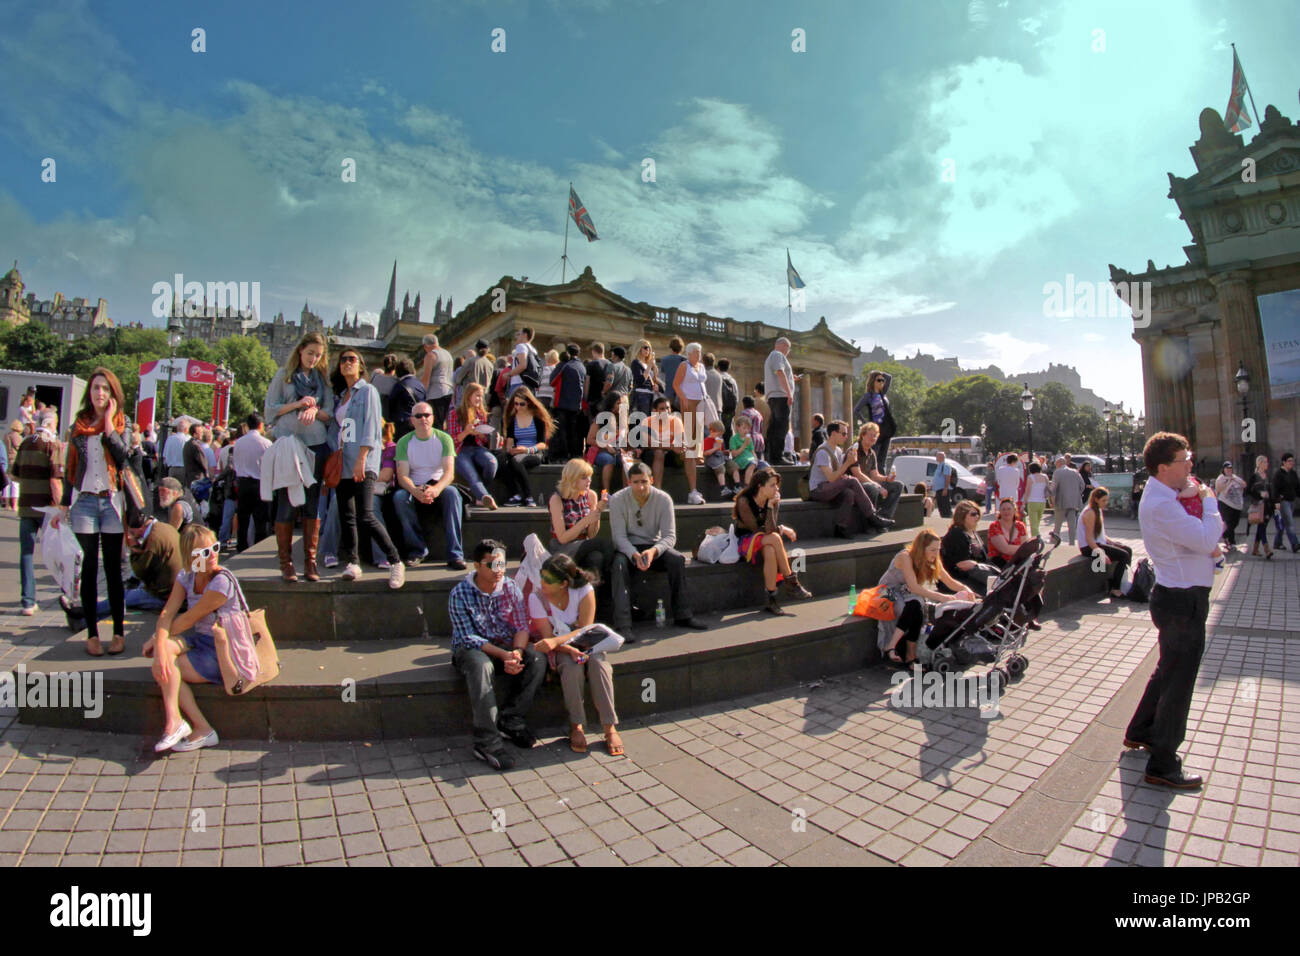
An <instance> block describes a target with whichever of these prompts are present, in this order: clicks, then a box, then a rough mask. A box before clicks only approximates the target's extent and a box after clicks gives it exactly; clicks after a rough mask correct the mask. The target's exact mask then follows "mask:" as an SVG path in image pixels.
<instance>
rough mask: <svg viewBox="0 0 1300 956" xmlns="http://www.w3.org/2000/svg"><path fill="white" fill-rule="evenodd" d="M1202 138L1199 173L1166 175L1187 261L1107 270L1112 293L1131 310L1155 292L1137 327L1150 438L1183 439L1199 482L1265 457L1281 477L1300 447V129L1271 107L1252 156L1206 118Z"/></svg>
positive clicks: (1211, 116)
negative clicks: (1241, 380) (1187, 236)
mask: <svg viewBox="0 0 1300 956" xmlns="http://www.w3.org/2000/svg"><path fill="white" fill-rule="evenodd" d="M1200 131H1201V136H1200V139H1199V140H1197V141H1196V143H1195V145H1193V146H1192V147H1191V154H1192V159H1193V161H1194V162H1195V164H1196V173H1195V174H1194V175H1192V176H1189V177H1187V178H1182V177H1179V176H1175V175H1174V174H1173V173H1170V174H1169V185H1170V189H1169V198H1171V199H1173V200H1174V202H1175V203H1177V205H1178V210H1179V212H1180V214H1181V218H1182V219H1183V221H1184V222H1186V223H1187V228H1188V229H1189V230H1190V232H1191V234H1192V242H1191V244H1190V245H1187V246H1184V247H1183V250H1184V252H1185V253H1186V254H1187V261H1186V262H1185V263H1183V264H1181V265H1177V266H1166V267H1165V268H1163V269H1157V268H1156V266H1155V263H1154V262H1153V261H1151V260H1147V268H1146V271H1144V272H1140V273H1133V272H1128V271H1126V270H1124V269H1119V268H1117V267H1115V266H1113V265H1112V266H1111V267H1110V274H1111V282H1112V284H1113V285H1114V286H1115V290H1116V293H1117V294H1118V295H1119V296H1120V298H1121V299H1123V300H1124V301H1125V302H1126V303H1128V304H1129V305H1130V306H1132V305H1133V304H1134V303H1133V299H1134V296H1133V290H1134V289H1136V288H1141V285H1140V284H1141V283H1150V289H1151V295H1150V296H1149V297H1147V301H1148V302H1149V303H1150V305H1149V306H1148V308H1147V310H1146V312H1145V313H1144V314H1135V315H1134V320H1133V322H1134V325H1133V338H1134V339H1135V340H1136V341H1137V343H1138V345H1139V346H1140V347H1141V349H1142V375H1143V390H1144V394H1145V399H1146V421H1147V432H1148V434H1150V433H1152V432H1155V431H1159V430H1168V431H1175V432H1179V433H1181V434H1184V435H1186V436H1187V437H1188V439H1189V440H1190V441H1191V442H1192V448H1193V450H1194V451H1195V453H1196V455H1197V457H1198V459H1200V460H1203V461H1204V462H1206V469H1205V473H1210V472H1217V470H1218V464H1219V463H1221V462H1223V461H1225V460H1232V461H1234V462H1236V461H1242V460H1243V458H1244V457H1245V456H1247V455H1249V456H1252V457H1253V456H1254V455H1255V454H1261V453H1262V454H1268V455H1269V458H1270V460H1271V463H1272V465H1273V466H1276V465H1277V464H1278V459H1279V457H1280V455H1281V454H1282V453H1283V452H1285V451H1296V450H1297V449H1298V446H1300V362H1297V361H1296V359H1297V358H1300V291H1296V290H1300V123H1296V124H1293V123H1291V121H1290V120H1289V119H1288V118H1287V117H1285V116H1283V115H1282V114H1281V113H1280V112H1279V111H1278V110H1277V108H1276V107H1275V106H1268V107H1267V108H1266V109H1265V110H1264V119H1263V122H1262V123H1261V124H1260V127H1259V132H1258V133H1257V134H1256V135H1255V137H1254V138H1253V139H1252V140H1251V141H1250V143H1249V145H1247V144H1246V143H1244V142H1243V137H1242V136H1241V135H1239V134H1233V133H1229V132H1228V131H1227V129H1226V127H1225V126H1224V123H1223V119H1222V118H1221V117H1220V116H1219V114H1218V113H1217V112H1216V111H1215V110H1213V109H1205V110H1203V111H1202V112H1201V115H1200ZM1139 311H1141V310H1139ZM1242 368H1244V369H1245V372H1246V375H1247V376H1248V377H1249V388H1248V391H1247V393H1246V395H1245V407H1244V409H1243V401H1242V395H1241V394H1240V391H1239V387H1238V370H1239V369H1242ZM1249 467H1250V470H1252V471H1253V470H1254V462H1253V460H1252V461H1251V462H1250V463H1249Z"/></svg>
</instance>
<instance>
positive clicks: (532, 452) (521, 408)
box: [497, 385, 555, 508]
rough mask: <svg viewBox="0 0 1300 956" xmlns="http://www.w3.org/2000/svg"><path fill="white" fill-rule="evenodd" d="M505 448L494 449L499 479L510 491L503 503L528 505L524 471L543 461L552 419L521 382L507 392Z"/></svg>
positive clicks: (530, 495) (528, 486)
mask: <svg viewBox="0 0 1300 956" xmlns="http://www.w3.org/2000/svg"><path fill="white" fill-rule="evenodd" d="M505 432H506V436H505V449H504V450H503V451H499V452H497V461H498V462H499V463H500V465H501V480H502V482H504V483H505V485H506V488H507V489H508V490H509V491H510V493H511V494H510V498H509V499H508V500H507V501H506V504H507V505H521V504H522V505H523V506H524V507H526V508H532V507H534V506H535V505H536V503H537V502H536V501H535V500H534V499H533V490H532V485H531V484H530V483H529V481H528V472H529V471H531V470H532V469H534V468H536V467H537V466H538V465H540V464H541V463H542V462H543V461H545V454H546V443H547V441H548V440H549V439H550V437H551V436H552V435H554V434H555V422H554V421H552V420H551V413H550V412H548V411H547V410H546V408H545V407H544V406H543V405H542V403H541V402H539V401H538V400H537V396H536V395H534V394H533V393H532V391H531V390H530V389H529V388H528V387H527V386H526V385H521V386H520V387H519V388H517V389H515V391H514V394H513V395H511V396H510V398H509V400H508V401H507V404H506V410H505Z"/></svg>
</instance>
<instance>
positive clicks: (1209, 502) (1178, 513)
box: [1124, 432, 1223, 790]
mask: <svg viewBox="0 0 1300 956" xmlns="http://www.w3.org/2000/svg"><path fill="white" fill-rule="evenodd" d="M1142 458H1143V463H1144V464H1145V465H1146V467H1147V470H1148V472H1149V473H1150V475H1151V480H1149V481H1148V482H1147V486H1146V489H1145V490H1144V491H1143V493H1142V503H1141V505H1139V507H1138V521H1139V522H1140V523H1141V526H1142V543H1143V544H1144V545H1145V546H1146V550H1147V555H1148V556H1149V557H1150V558H1151V563H1152V564H1153V565H1154V566H1155V570H1156V583H1155V587H1154V588H1152V591H1151V621H1152V623H1153V624H1155V626H1156V630H1157V631H1158V633H1159V640H1160V661H1159V663H1158V664H1156V670H1155V673H1154V674H1152V675H1151V679H1150V680H1149V681H1148V682H1147V689H1146V691H1145V692H1144V693H1143V694H1142V700H1141V701H1140V702H1139V703H1138V706H1137V710H1136V711H1134V713H1133V717H1132V719H1130V720H1129V723H1128V729H1127V730H1125V732H1124V746H1125V747H1127V748H1129V749H1130V750H1137V749H1142V750H1146V751H1147V752H1148V753H1149V754H1150V757H1149V759H1148V760H1147V769H1146V777H1145V778H1144V779H1145V780H1146V782H1147V783H1152V784H1156V785H1158V786H1164V787H1172V788H1174V789H1177V790H1195V789H1197V788H1199V787H1200V786H1201V783H1202V780H1201V777H1200V776H1198V775H1197V774H1190V773H1187V772H1186V771H1185V770H1184V769H1183V766H1182V762H1181V761H1180V760H1179V758H1178V747H1179V746H1180V745H1181V744H1182V742H1183V738H1184V737H1185V736H1186V733H1187V711H1188V709H1189V708H1190V707H1191V703H1192V691H1193V689H1194V688H1195V686H1196V672H1197V671H1198V670H1199V669H1200V666H1201V654H1202V652H1203V651H1204V650H1205V619H1206V616H1207V615H1208V614H1209V611H1210V586H1211V585H1212V584H1213V583H1214V553H1215V549H1216V547H1217V545H1218V542H1219V538H1220V536H1221V535H1222V534H1223V525H1222V523H1221V521H1220V519H1219V504H1218V501H1217V500H1216V499H1215V497H1214V493H1213V492H1212V491H1211V490H1210V488H1209V487H1208V486H1207V485H1204V484H1202V485H1201V486H1200V497H1201V508H1202V514H1201V517H1200V518H1195V517H1193V516H1192V515H1190V514H1188V513H1187V511H1186V510H1185V509H1184V508H1183V506H1182V505H1180V504H1179V503H1178V492H1179V491H1180V490H1181V489H1182V488H1183V486H1184V485H1186V483H1187V477H1188V475H1190V474H1191V472H1192V462H1193V460H1194V459H1193V456H1192V451H1191V448H1190V447H1189V446H1188V443H1187V439H1186V438H1184V437H1183V436H1182V435H1176V434H1173V433H1172V432H1157V433H1156V434H1154V435H1152V436H1151V438H1150V439H1148V440H1147V444H1146V448H1145V449H1144V450H1143V452H1142Z"/></svg>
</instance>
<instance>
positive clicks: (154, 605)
mask: <svg viewBox="0 0 1300 956" xmlns="http://www.w3.org/2000/svg"><path fill="white" fill-rule="evenodd" d="M125 601H126V609H127V610H128V611H161V610H162V609H163V608H165V607H166V606H167V602H166V601H164V600H163V599H162V598H160V597H158V596H157V595H156V594H154V593H153V592H152V591H146V590H145V589H144V588H127V589H126V596H125ZM108 614H109V606H108V601H107V600H101V601H100V602H99V603H98V604H96V605H95V616H96V617H99V618H105V617H108Z"/></svg>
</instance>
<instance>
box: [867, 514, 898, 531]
mask: <svg viewBox="0 0 1300 956" xmlns="http://www.w3.org/2000/svg"><path fill="white" fill-rule="evenodd" d="M867 525H868V527H871V528H875V529H876V530H877V531H888V530H889V529H890V528H892V527H893V526H894V521H893V519H892V518H882V517H880V515H872V516H871V517H870V518H868V519H867Z"/></svg>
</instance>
